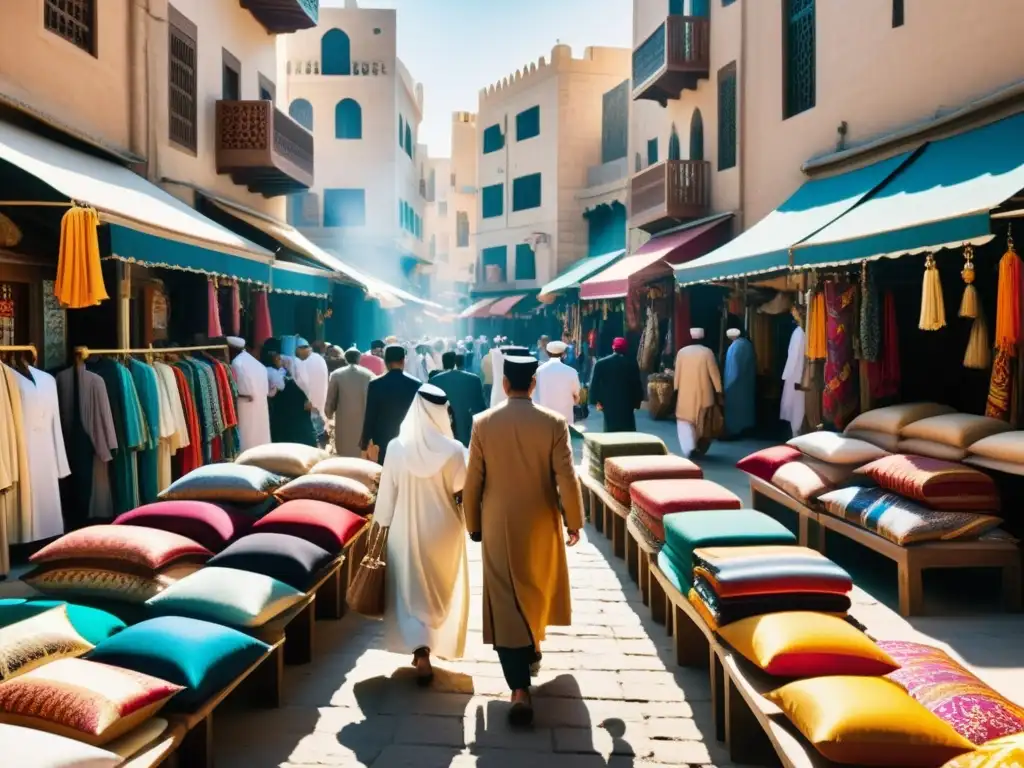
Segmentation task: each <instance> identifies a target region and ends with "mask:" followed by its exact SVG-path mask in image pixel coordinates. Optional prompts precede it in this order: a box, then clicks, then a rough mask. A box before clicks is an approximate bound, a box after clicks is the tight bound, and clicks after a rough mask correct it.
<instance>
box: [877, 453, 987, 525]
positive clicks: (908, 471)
mask: <svg viewBox="0 0 1024 768" xmlns="http://www.w3.org/2000/svg"><path fill="white" fill-rule="evenodd" d="M857 473H858V474H862V475H867V476H868V477H870V478H871V479H872V480H874V481H875V483H877V484H878V485H879V486H880V487H882V488H884V489H885V490H887V491H892V492H893V493H898V494H900V495H901V496H906V497H907V498H909V499H914V500H915V501H919V502H921V503H922V504H926V505H928V506H929V507H931V508H932V509H941V510H947V511H956V510H963V511H967V512H998V511H999V506H1000V504H999V490H998V489H997V488H996V484H995V482H994V481H993V480H992V478H991V477H989V476H988V475H986V474H985V473H984V472H981V471H979V470H977V469H972V468H971V467H965V466H963V465H962V464H954V463H951V462H948V461H941V460H940V459H930V458H927V457H925V456H904V455H895V456H886V457H885V458H884V459H879V460H878V461H873V462H871V463H870V464H868V465H866V466H863V467H861V468H860V469H858V470H857Z"/></svg>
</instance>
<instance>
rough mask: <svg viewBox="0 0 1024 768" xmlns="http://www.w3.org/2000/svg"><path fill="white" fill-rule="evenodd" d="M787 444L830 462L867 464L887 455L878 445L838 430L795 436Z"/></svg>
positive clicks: (812, 456) (815, 457)
mask: <svg viewBox="0 0 1024 768" xmlns="http://www.w3.org/2000/svg"><path fill="white" fill-rule="evenodd" d="M786 445H788V446H791V447H792V448H796V449H797V450H798V451H800V453H802V454H804V455H805V456H810V457H811V458H813V459H818V460H819V461H824V462H826V463H828V464H866V463H867V462H869V461H874V460H875V459H880V458H882V457H883V456H885V455H886V452H885V451H883V450H882V449H881V448H879V447H878V446H877V445H872V444H871V443H866V442H864V441H863V440H857V439H856V438H854V437H848V436H846V435H841V434H839V433H837V432H810V433H808V434H806V435H800V437H794V438H793V439H792V440H790V441H789V442H788V443H786Z"/></svg>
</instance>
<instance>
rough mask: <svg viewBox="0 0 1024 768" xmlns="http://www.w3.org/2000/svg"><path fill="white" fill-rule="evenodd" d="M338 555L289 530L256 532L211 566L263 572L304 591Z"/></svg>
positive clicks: (219, 557)
mask: <svg viewBox="0 0 1024 768" xmlns="http://www.w3.org/2000/svg"><path fill="white" fill-rule="evenodd" d="M334 560H335V556H334V555H332V554H331V553H330V552H328V551H327V550H326V549H324V548H323V547H318V546H317V545H316V544H312V543H310V542H308V541H306V540H305V539H300V538H298V537H297V536H289V535H288V534H285V533H253V534H251V535H249V536H246V537H244V538H241V539H239V540H238V541H236V542H235V543H234V544H232V545H231V546H229V547H228V548H227V549H225V550H224V551H223V552H221V553H220V554H219V555H216V556H214V558H213V559H212V560H210V562H209V563H208V565H207V567H208V568H209V567H219V568H236V569H238V570H240V571H249V572H251V573H261V574H263V575H264V576H269V577H270V578H272V579H277V580H278V581H283V582H284V583H285V584H287V585H288V586H291V587H295V589H297V590H299V591H300V592H306V591H308V590H309V589H311V588H312V586H313V585H314V584H315V583H316V581H317V580H318V579H319V578H320V577H321V576H322V575H323V574H322V572H323V570H324V568H326V567H327V566H328V565H329V564H331V563H333V562H334Z"/></svg>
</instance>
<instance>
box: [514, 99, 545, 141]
mask: <svg viewBox="0 0 1024 768" xmlns="http://www.w3.org/2000/svg"><path fill="white" fill-rule="evenodd" d="M534 136H540V107H539V106H538V107H530V108H529V109H526V110H523V111H522V112H520V113H519V114H518V115H516V141H526V140H527V139H532V138H533V137H534Z"/></svg>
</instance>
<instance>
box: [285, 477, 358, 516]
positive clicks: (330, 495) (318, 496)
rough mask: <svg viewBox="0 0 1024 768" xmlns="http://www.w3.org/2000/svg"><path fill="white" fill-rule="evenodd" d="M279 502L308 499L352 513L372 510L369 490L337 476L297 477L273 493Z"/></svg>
mask: <svg viewBox="0 0 1024 768" xmlns="http://www.w3.org/2000/svg"><path fill="white" fill-rule="evenodd" d="M274 495H275V496H276V497H277V498H278V499H279V500H280V501H296V500H298V499H309V500H311V501H325V502H327V503H328V504H335V505H337V506H339V507H344V508H345V509H351V510H352V511H353V512H364V513H365V512H369V511H370V510H371V509H372V508H373V494H372V493H370V489H369V488H367V487H366V486H365V485H363V484H362V483H360V482H359V481H358V480H353V479H352V478H350V477H338V476H337V475H306V476H305V477H297V478H295V479H294V480H292V481H291V482H290V483H288V484H287V485H283V486H281V487H280V488H278V489H277V490H276V491H274Z"/></svg>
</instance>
